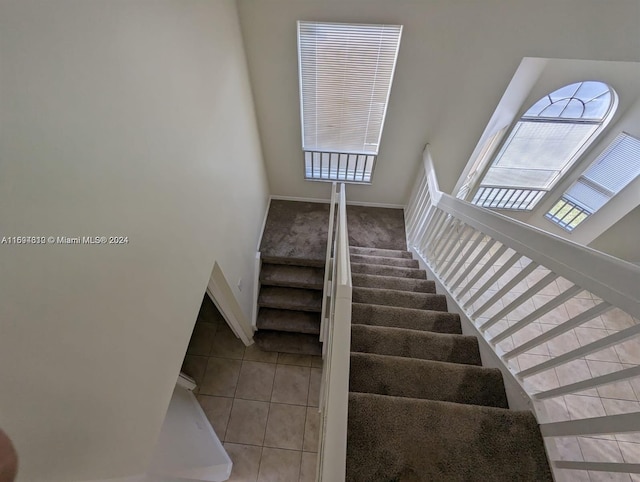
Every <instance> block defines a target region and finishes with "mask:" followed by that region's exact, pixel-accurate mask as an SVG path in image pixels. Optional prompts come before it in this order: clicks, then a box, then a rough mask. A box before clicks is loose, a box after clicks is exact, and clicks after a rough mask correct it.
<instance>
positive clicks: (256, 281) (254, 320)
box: [251, 226, 264, 331]
mask: <svg viewBox="0 0 640 482" xmlns="http://www.w3.org/2000/svg"><path fill="white" fill-rule="evenodd" d="M263 228H264V226H263ZM261 270H262V259H261V257H260V251H258V252H256V257H255V259H254V264H253V309H252V310H251V326H253V329H254V331H255V330H257V329H258V296H260V271H261Z"/></svg>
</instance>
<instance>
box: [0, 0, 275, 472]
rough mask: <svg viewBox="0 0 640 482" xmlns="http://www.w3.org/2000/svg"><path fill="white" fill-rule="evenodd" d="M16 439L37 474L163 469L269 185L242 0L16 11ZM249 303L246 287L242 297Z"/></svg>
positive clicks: (4, 75)
mask: <svg viewBox="0 0 640 482" xmlns="http://www.w3.org/2000/svg"><path fill="white" fill-rule="evenodd" d="M0 65H1V66H2V67H1V71H0V236H13V235H38V236H40V235H42V236H49V235H53V236H62V235H66V236H82V235H105V236H108V235H124V236H128V238H129V244H127V245H122V246H88V245H85V246H75V245H67V246H63V245H45V246H9V245H0V273H1V276H0V366H1V367H2V370H1V371H0V387H2V388H1V389H0V426H2V427H3V428H4V429H5V430H6V431H7V432H8V433H9V434H10V436H11V437H12V438H13V440H14V442H15V444H16V446H17V449H18V452H19V454H20V457H21V469H20V477H19V480H22V481H45V480H46V481H47V482H52V481H65V482H70V481H77V480H88V479H109V478H115V477H119V476H126V475H132V474H138V473H141V472H143V471H144V470H145V468H146V465H147V463H148V460H149V457H150V454H151V451H152V449H153V446H154V443H155V439H156V437H157V435H158V432H159V430H160V426H161V424H162V420H163V417H164V414H165V411H166V408H167V405H168V402H169V399H170V397H171V392H172V390H173V387H174V385H175V381H176V377H177V375H178V371H179V368H180V363H181V361H182V357H183V355H184V353H185V350H186V346H187V343H188V339H189V337H190V334H191V330H192V328H193V324H194V321H195V318H196V315H197V311H198V308H199V305H200V301H201V299H202V295H203V293H204V291H205V288H206V285H207V281H208V279H209V275H210V274H211V269H212V267H213V264H214V261H217V262H218V263H219V265H220V266H221V267H222V270H223V271H224V273H225V275H226V276H227V278H228V279H229V284H230V285H231V286H234V287H235V285H236V283H237V280H238V279H239V278H241V277H242V278H243V279H244V290H243V292H241V293H240V292H238V291H237V290H236V293H235V294H236V295H237V296H238V299H239V302H240V304H241V306H242V307H243V310H244V311H245V313H246V314H247V316H249V315H250V313H251V299H252V293H251V288H252V282H251V281H252V276H253V256H254V250H255V246H256V243H257V239H258V231H259V229H260V226H261V222H262V219H263V216H264V210H265V208H266V202H267V197H268V194H269V193H268V186H267V181H266V175H265V172H264V168H263V162H262V157H261V148H260V143H259V138H258V134H257V128H256V124H255V116H254V110H253V103H252V94H251V91H250V87H249V83H248V76H247V71H246V61H245V57H244V52H243V47H242V42H241V36H240V30H239V25H238V18H237V13H236V10H235V4H234V2H233V1H232V0H215V1H204V0H202V1H196V0H179V1H178V0H175V1H169V0H155V1H153V2H147V1H127V2H115V1H109V0H92V1H84V0H58V1H56V2H52V1H49V0H2V2H0ZM234 289H235V288H234Z"/></svg>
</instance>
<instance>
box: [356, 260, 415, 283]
mask: <svg viewBox="0 0 640 482" xmlns="http://www.w3.org/2000/svg"><path fill="white" fill-rule="evenodd" d="M351 273H352V274H353V273H362V274H375V275H379V276H396V277H398V278H413V279H427V273H426V271H425V270H423V269H415V268H401V267H398V266H383V265H375V264H364V263H354V262H353V261H351Z"/></svg>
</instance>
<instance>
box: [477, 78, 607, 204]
mask: <svg viewBox="0 0 640 482" xmlns="http://www.w3.org/2000/svg"><path fill="white" fill-rule="evenodd" d="M613 99H614V93H613V91H612V90H611V89H610V87H609V86H608V85H607V84H604V83H602V82H598V81H585V82H577V83H574V84H571V85H567V86H564V87H562V88H560V89H558V90H556V91H554V92H551V93H550V94H547V95H546V96H544V97H543V98H541V99H540V100H539V101H538V102H536V103H535V104H534V105H533V106H532V107H530V108H529V109H528V110H527V111H526V112H525V114H524V115H523V116H522V117H521V118H520V120H519V121H518V123H517V124H516V125H515V126H514V128H513V129H512V130H511V133H510V134H509V137H508V138H507V139H506V141H505V142H504V144H503V145H502V147H501V149H500V150H499V151H498V154H497V155H496V157H495V158H494V159H493V162H492V163H491V165H490V166H489V168H488V169H487V170H486V172H485V174H484V177H483V179H482V181H481V182H480V183H479V186H478V188H477V190H476V192H475V194H474V197H473V200H472V202H473V203H474V204H476V205H478V206H482V207H486V208H493V209H514V210H526V211H531V210H533V209H534V208H535V206H536V205H537V204H538V203H539V202H540V201H541V200H542V198H543V197H544V196H545V195H546V193H547V192H548V191H550V190H551V189H552V188H553V186H554V185H555V184H556V183H557V182H558V181H559V180H560V178H561V177H562V176H563V175H564V174H565V173H566V172H567V171H568V169H569V168H570V167H571V165H572V164H573V163H574V162H575V161H576V160H577V159H578V157H579V155H580V154H581V152H583V151H584V149H585V148H586V146H588V145H589V144H590V143H591V142H593V140H595V138H596V137H597V134H598V133H599V132H601V130H602V127H603V125H604V122H605V120H606V118H607V116H609V113H610V112H611V109H612V107H613V105H614V103H613Z"/></svg>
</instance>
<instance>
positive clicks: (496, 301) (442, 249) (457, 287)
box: [405, 145, 640, 473]
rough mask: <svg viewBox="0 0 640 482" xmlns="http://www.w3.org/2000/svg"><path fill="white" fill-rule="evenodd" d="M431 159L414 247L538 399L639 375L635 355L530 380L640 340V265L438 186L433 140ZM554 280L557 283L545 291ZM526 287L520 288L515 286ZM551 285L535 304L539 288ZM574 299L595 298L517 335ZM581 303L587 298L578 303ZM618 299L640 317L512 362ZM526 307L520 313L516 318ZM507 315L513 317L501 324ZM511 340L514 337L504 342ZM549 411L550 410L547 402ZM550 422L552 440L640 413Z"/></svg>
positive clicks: (618, 466)
mask: <svg viewBox="0 0 640 482" xmlns="http://www.w3.org/2000/svg"><path fill="white" fill-rule="evenodd" d="M423 159H424V163H423V167H424V173H422V174H421V175H420V176H418V179H417V181H416V184H415V186H414V189H413V190H412V194H411V198H410V201H409V204H408V205H407V208H406V211H405V213H406V219H407V234H408V236H407V238H408V242H409V246H410V248H413V249H414V250H415V251H416V252H417V253H418V255H420V256H421V257H422V258H423V259H424V261H425V262H426V264H427V265H428V266H429V269H430V270H431V271H432V272H433V274H434V275H435V276H436V278H437V279H438V280H439V281H440V283H441V284H442V285H443V286H444V288H445V290H446V291H447V292H448V293H449V295H450V296H451V297H452V298H453V299H454V301H455V302H456V303H457V304H458V305H459V306H460V307H461V310H462V312H463V313H465V314H466V315H467V318H468V319H469V320H470V321H471V323H472V324H474V325H475V328H476V329H477V330H478V333H479V335H480V336H484V338H485V340H486V341H487V343H488V344H489V345H490V346H491V347H492V348H493V349H494V350H495V351H496V353H497V354H498V356H499V358H500V359H501V360H502V362H503V363H504V367H503V368H504V370H503V373H506V374H507V376H509V377H511V379H512V380H513V381H514V382H515V383H519V384H520V386H521V387H522V388H523V389H524V390H526V391H527V394H528V396H529V398H530V400H531V402H532V403H531V404H532V406H534V407H535V408H536V409H538V408H541V407H542V404H544V403H545V402H547V401H553V400H557V397H563V396H565V395H569V394H575V393H576V392H580V391H583V390H587V389H594V388H597V387H601V386H604V385H607V384H611V383H619V382H621V381H624V380H629V379H631V378H634V377H635V378H636V379H637V377H639V376H640V366H638V364H636V365H635V366H633V364H629V363H628V362H627V364H625V365H624V366H623V365H622V363H620V364H619V365H620V367H621V368H620V369H618V370H617V371H614V372H613V373H607V374H604V375H600V376H595V374H594V376H592V377H591V378H589V379H586V380H584V379H582V378H577V379H575V380H566V376H565V377H564V379H563V380H562V382H563V383H561V384H560V386H559V387H556V388H546V389H544V388H543V391H540V389H539V388H537V387H536V386H535V385H532V384H528V380H530V378H531V377H535V376H536V375H538V374H540V373H542V372H544V371H546V370H552V369H554V368H556V367H561V366H564V364H566V363H569V362H572V361H574V360H576V359H579V358H580V359H584V357H586V356H588V355H590V354H592V353H593V352H596V351H600V350H602V349H605V348H609V347H612V346H616V347H618V346H622V345H621V344H622V343H635V345H633V346H635V347H638V346H640V323H638V319H640V267H638V266H636V265H634V264H631V263H627V262H625V261H622V260H619V259H617V258H614V257H612V256H608V255H606V254H604V253H601V252H598V251H595V250H593V249H590V248H587V247H584V246H580V245H578V244H575V243H572V242H570V241H567V240H565V239H562V238H559V237H557V236H554V235H552V234H549V233H546V232H544V231H542V230H540V229H537V228H534V227H531V226H528V225H526V224H524V223H521V222H518V221H516V220H514V219H511V218H508V217H506V216H503V215H501V214H498V213H495V212H492V211H488V210H486V209H483V208H480V207H478V206H474V205H472V204H469V203H467V202H464V201H461V200H460V199H457V198H454V197H452V196H449V195H448V194H445V193H443V192H441V191H440V189H439V187H438V182H437V176H436V173H435V170H434V167H433V162H432V159H431V156H430V153H429V149H428V145H427V147H425V152H424V156H423ZM490 270H492V271H490ZM561 281H562V283H560V282H561ZM523 283H525V284H524V286H522V284H523ZM550 285H553V286H554V287H555V289H552V290H550V291H545V290H547V288H549V287H550ZM527 286H528V287H527ZM516 287H518V288H519V289H518V290H514V289H515V288H516ZM512 290H514V291H513V292H512ZM585 292H586V293H585ZM541 294H542V295H543V296H542V297H540V298H538V299H537V300H536V302H535V303H533V302H532V300H533V299H534V297H535V296H537V295H541ZM574 299H575V300H576V301H578V302H580V301H585V300H587V302H586V303H574V304H573V307H574V308H573V310H574V311H573V312H568V311H567V314H568V316H566V315H565V317H564V318H563V319H561V320H557V319H556V320H555V321H554V324H556V326H554V327H551V328H550V329H546V330H542V326H540V327H538V328H537V329H540V330H541V331H539V332H535V331H534V332H532V333H527V335H526V336H519V337H516V336H512V335H516V334H517V333H518V332H519V331H520V330H523V329H524V328H527V327H529V325H531V324H532V323H536V322H539V320H541V319H542V318H543V317H544V316H546V315H547V314H548V313H550V312H551V311H553V310H556V308H558V307H560V306H562V305H563V304H565V303H569V302H571V301H572V300H574ZM541 300H542V301H541ZM525 303H528V304H527V305H526V306H525ZM576 305H579V306H580V307H581V308H580V309H579V310H577V311H576V308H575V307H576ZM614 308H615V309H618V310H621V311H622V312H624V313H626V315H624V313H623V314H622V315H621V316H627V315H628V317H627V318H625V319H626V320H631V319H632V318H631V317H634V318H635V319H636V320H635V322H636V324H635V325H631V326H627V327H624V326H623V327H619V326H618V327H615V328H614V329H611V331H609V332H608V334H606V335H605V336H603V337H602V338H600V339H598V340H595V341H593V340H591V341H590V342H588V343H582V342H581V346H579V347H571V346H567V349H566V351H564V353H562V354H557V353H556V354H553V355H549V356H546V359H545V358H543V359H545V361H542V362H539V363H538V364H536V365H533V366H529V364H527V366H526V367H523V368H524V369H522V370H521V371H519V370H520V368H518V366H519V365H515V366H514V367H512V366H510V365H509V363H510V361H511V360H513V359H515V358H516V357H519V355H522V354H525V353H531V352H530V350H532V349H534V348H538V347H539V346H540V345H542V344H543V343H546V342H550V341H554V340H558V338H557V337H559V336H561V335H563V334H565V333H568V332H570V331H571V330H573V329H575V328H578V327H580V326H581V325H583V324H584V323H587V322H590V321H592V320H595V319H597V318H598V317H599V316H603V317H606V316H607V314H608V313H609V311H610V310H612V309H614ZM516 310H519V312H518V313H517V314H516V315H515V318H514V317H513V316H514V312H515V311H516ZM505 320H506V321H507V322H508V323H501V324H499V322H501V321H505ZM603 323H604V321H603ZM547 328H549V327H547ZM602 331H604V330H602ZM605 333H606V332H605ZM532 334H533V335H534V336H533V337H532V336H531V335H532ZM558 341H559V340H558ZM501 343H506V344H504V345H503V346H498V345H499V344H501ZM561 344H562V343H561ZM556 349H557V348H556ZM505 351H506V353H505ZM630 365H631V366H630ZM587 398H588V397H587ZM562 403H564V402H562ZM541 410H542V413H544V408H541ZM543 416H544V415H543ZM573 416H574V415H573V414H572V417H573ZM583 416H584V415H583ZM540 429H541V432H542V434H543V436H544V437H546V438H547V439H549V440H554V437H562V436H588V435H592V434H616V433H628V432H638V431H640V414H638V413H637V412H636V413H631V414H624V415H610V416H602V417H596V418H577V419H574V420H566V421H559V422H553V423H542V424H541V425H540ZM552 458H553V457H552ZM552 464H553V466H554V467H555V468H564V469H573V470H592V471H605V472H624V473H640V464H630V463H609V462H607V463H604V462H599V461H597V460H593V461H584V462H567V461H560V460H552Z"/></svg>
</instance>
